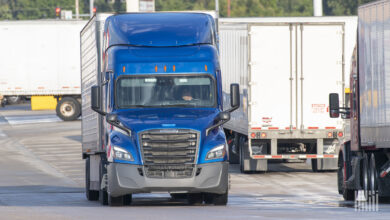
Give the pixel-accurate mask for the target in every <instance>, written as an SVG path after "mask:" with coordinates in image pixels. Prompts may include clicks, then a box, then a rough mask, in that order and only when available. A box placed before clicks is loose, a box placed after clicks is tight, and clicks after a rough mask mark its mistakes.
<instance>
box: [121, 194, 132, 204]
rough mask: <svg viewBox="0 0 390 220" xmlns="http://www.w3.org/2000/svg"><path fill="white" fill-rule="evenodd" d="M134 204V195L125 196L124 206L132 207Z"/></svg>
mask: <svg viewBox="0 0 390 220" xmlns="http://www.w3.org/2000/svg"><path fill="white" fill-rule="evenodd" d="M132 202H133V195H132V194H128V195H124V196H123V205H131V203H132Z"/></svg>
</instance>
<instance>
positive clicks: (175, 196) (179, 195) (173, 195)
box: [170, 193, 187, 199]
mask: <svg viewBox="0 0 390 220" xmlns="http://www.w3.org/2000/svg"><path fill="white" fill-rule="evenodd" d="M170 195H171V198H172V199H186V198H187V194H185V193H171V194H170Z"/></svg>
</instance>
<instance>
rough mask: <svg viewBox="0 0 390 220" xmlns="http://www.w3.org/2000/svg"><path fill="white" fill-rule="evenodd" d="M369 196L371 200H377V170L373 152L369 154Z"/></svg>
mask: <svg viewBox="0 0 390 220" xmlns="http://www.w3.org/2000/svg"><path fill="white" fill-rule="evenodd" d="M369 158H370V160H369V170H370V171H369V182H370V183H369V186H370V188H369V193H368V195H369V197H370V201H372V202H378V201H377V194H378V170H377V169H376V160H375V154H374V153H371V154H370V156H369Z"/></svg>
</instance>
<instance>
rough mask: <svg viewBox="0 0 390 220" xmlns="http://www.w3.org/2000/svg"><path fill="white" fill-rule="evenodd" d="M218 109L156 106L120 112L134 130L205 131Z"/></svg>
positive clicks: (120, 119)
mask: <svg viewBox="0 0 390 220" xmlns="http://www.w3.org/2000/svg"><path fill="white" fill-rule="evenodd" d="M218 113H219V110H218V109H192V108H186V109H183V108H156V109H134V110H124V111H120V112H118V119H119V121H120V122H121V123H122V124H123V125H125V126H126V127H128V128H130V129H131V130H132V131H133V132H136V133H138V132H141V131H143V130H148V129H164V128H165V129H166V128H172V129H174V128H176V129H195V130H198V131H200V132H203V131H204V130H205V129H206V128H208V127H210V126H211V125H212V124H213V121H214V119H215V117H216V116H217V115H218Z"/></svg>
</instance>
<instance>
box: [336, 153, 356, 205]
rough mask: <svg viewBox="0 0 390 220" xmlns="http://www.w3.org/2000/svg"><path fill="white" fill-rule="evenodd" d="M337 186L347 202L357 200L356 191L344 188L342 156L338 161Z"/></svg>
mask: <svg viewBox="0 0 390 220" xmlns="http://www.w3.org/2000/svg"><path fill="white" fill-rule="evenodd" d="M337 185H338V191H339V194H341V195H343V198H344V200H345V201H353V200H354V199H355V190H352V189H346V188H344V161H343V155H341V154H340V156H339V160H338V170H337Z"/></svg>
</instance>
